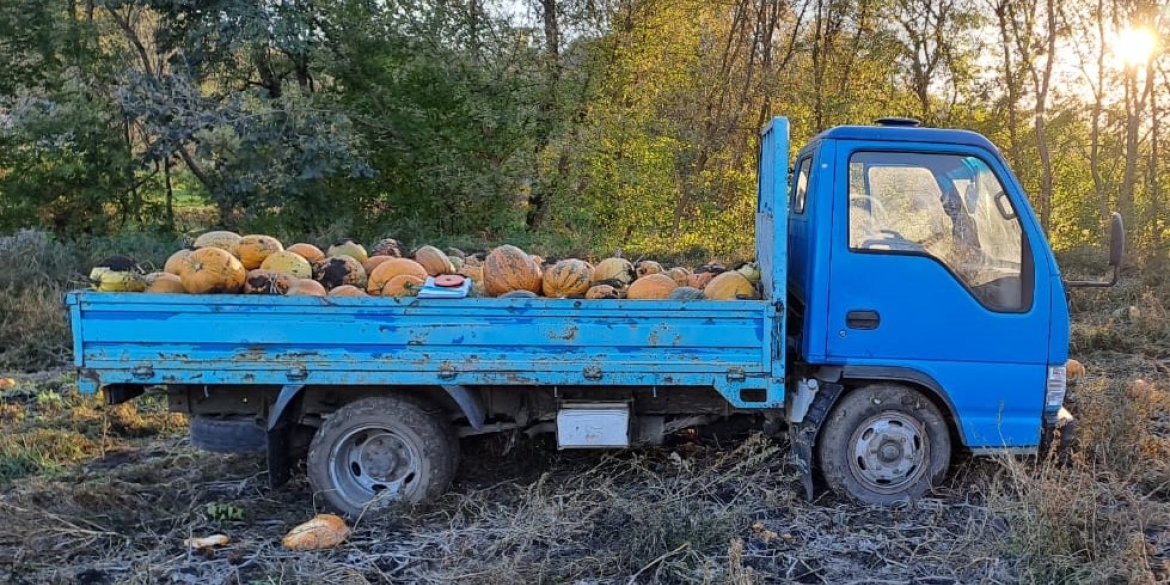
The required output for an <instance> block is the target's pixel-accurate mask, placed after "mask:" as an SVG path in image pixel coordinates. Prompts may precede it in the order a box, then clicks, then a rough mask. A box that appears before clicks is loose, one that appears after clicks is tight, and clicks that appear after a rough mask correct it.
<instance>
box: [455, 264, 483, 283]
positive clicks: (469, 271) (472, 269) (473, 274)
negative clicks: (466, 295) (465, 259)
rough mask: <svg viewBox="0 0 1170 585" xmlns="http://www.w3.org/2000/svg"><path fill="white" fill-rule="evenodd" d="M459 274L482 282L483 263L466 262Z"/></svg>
mask: <svg viewBox="0 0 1170 585" xmlns="http://www.w3.org/2000/svg"><path fill="white" fill-rule="evenodd" d="M459 274H462V275H463V276H466V277H467V278H470V279H471V280H472V281H474V282H478V283H482V282H483V265H482V264H473V265H471V266H468V265H467V264H464V265H463V266H462V267H460V268H459Z"/></svg>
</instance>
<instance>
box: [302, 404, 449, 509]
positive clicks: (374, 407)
mask: <svg viewBox="0 0 1170 585" xmlns="http://www.w3.org/2000/svg"><path fill="white" fill-rule="evenodd" d="M457 441H458V439H457V438H456V437H455V434H454V433H453V432H452V430H451V427H450V425H449V424H448V422H447V420H446V418H445V416H444V413H443V412H442V411H441V410H437V409H432V408H429V407H428V406H427V405H425V404H424V403H422V402H420V401H416V400H413V399H411V398H409V397H406V396H378V397H372V398H363V399H361V400H356V401H354V402H351V403H349V404H347V405H345V406H343V407H341V408H339V409H338V410H337V411H336V412H334V413H333V414H332V415H330V416H329V418H328V419H326V420H325V423H324V424H322V425H321V428H319V429H317V433H316V434H315V435H314V436H313V441H312V443H311V444H310V446H309V455H308V460H307V462H306V466H307V474H308V478H309V484H310V485H311V486H312V488H313V492H314V493H319V494H321V495H322V496H323V497H324V498H325V501H326V503H327V504H328V505H329V506H330V507H331V508H333V509H335V510H337V511H338V512H341V513H342V514H345V515H346V516H349V517H350V518H357V517H359V516H362V515H363V514H365V515H369V514H371V513H377V512H379V511H384V510H385V509H386V508H387V507H388V506H389V505H391V504H392V503H395V502H408V503H418V502H423V501H426V500H429V499H431V498H434V497H437V496H438V495H440V494H442V493H443V492H444V491H446V489H447V487H448V486H449V485H450V483H451V480H452V479H453V478H454V476H455V468H456V466H457V465H458V461H457V453H458V450H457V448H456V447H455V445H456V444H457Z"/></svg>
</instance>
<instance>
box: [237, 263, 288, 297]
mask: <svg viewBox="0 0 1170 585" xmlns="http://www.w3.org/2000/svg"><path fill="white" fill-rule="evenodd" d="M296 281H297V278H296V277H295V276H292V275H290V274H284V273H282V272H273V271H271V270H264V269H263V268H256V269H254V270H249V271H248V274H247V275H245V276H244V294H249V295H282V294H284V293H286V292H288V289H289V288H290V287H291V286H292V285H293V283H294V282H296Z"/></svg>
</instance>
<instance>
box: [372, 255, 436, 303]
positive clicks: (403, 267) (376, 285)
mask: <svg viewBox="0 0 1170 585" xmlns="http://www.w3.org/2000/svg"><path fill="white" fill-rule="evenodd" d="M403 274H409V275H411V276H415V277H417V278H419V279H421V280H423V281H426V279H427V270H426V269H425V268H423V267H422V264H419V263H418V262H415V261H414V260H411V259H410V258H390V259H389V260H386V261H383V262H382V263H380V264H378V266H377V268H374V271H373V272H371V273H370V277H369V279H368V281H367V283H366V292H368V293H370V294H372V295H380V294H382V289H383V288H384V287H385V286H386V284H387V283H388V282H390V280H391V279H393V278H394V277H396V276H401V275H403Z"/></svg>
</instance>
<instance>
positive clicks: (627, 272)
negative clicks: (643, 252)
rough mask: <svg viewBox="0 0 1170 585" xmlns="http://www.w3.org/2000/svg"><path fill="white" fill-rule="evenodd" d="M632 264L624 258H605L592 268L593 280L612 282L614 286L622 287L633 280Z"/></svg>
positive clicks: (634, 273) (634, 274)
mask: <svg viewBox="0 0 1170 585" xmlns="http://www.w3.org/2000/svg"><path fill="white" fill-rule="evenodd" d="M636 274H637V273H636V272H635V271H634V265H633V264H630V261H629V260H626V259H625V258H606V259H605V260H602V261H601V262H599V263H598V264H597V266H596V267H595V268H594V269H593V282H604V283H610V282H612V283H613V284H614V286H615V287H617V288H623V287H626V286H629V285H630V283H631V282H634V277H635V276H636Z"/></svg>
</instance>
